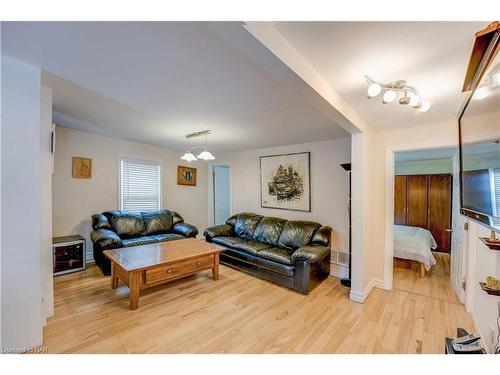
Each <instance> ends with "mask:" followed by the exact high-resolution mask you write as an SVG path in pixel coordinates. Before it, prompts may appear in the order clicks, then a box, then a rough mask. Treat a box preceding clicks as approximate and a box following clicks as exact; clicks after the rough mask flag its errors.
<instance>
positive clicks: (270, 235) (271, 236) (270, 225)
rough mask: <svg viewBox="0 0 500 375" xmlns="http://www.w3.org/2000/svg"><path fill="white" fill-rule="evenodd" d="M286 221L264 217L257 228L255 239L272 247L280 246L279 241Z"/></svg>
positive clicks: (254, 234)
mask: <svg viewBox="0 0 500 375" xmlns="http://www.w3.org/2000/svg"><path fill="white" fill-rule="evenodd" d="M285 223H286V220H285V219H280V218H279V217H264V218H262V220H261V221H260V222H259V224H258V225H257V228H255V231H254V233H253V239H254V240H255V241H259V242H265V243H268V244H271V245H275V246H277V245H278V239H279V236H280V233H281V230H282V229H283V226H284V225H285Z"/></svg>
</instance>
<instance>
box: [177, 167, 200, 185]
mask: <svg viewBox="0 0 500 375" xmlns="http://www.w3.org/2000/svg"><path fill="white" fill-rule="evenodd" d="M177 185H187V186H196V168H190V167H183V166H180V165H178V166H177Z"/></svg>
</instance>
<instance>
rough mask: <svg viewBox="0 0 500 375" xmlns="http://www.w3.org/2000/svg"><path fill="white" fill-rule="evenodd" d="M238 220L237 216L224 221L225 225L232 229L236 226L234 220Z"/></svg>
mask: <svg viewBox="0 0 500 375" xmlns="http://www.w3.org/2000/svg"><path fill="white" fill-rule="evenodd" d="M237 218H238V214H236V215H233V216H231V217H230V218H229V219H227V220H226V224H227V225H231V226H232V227H233V228H234V226H235V225H236V219H237Z"/></svg>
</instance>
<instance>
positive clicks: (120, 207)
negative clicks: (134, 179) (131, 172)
mask: <svg viewBox="0 0 500 375" xmlns="http://www.w3.org/2000/svg"><path fill="white" fill-rule="evenodd" d="M124 159H129V160H135V161H137V162H146V163H153V164H158V167H159V173H158V181H159V184H158V209H159V210H161V208H162V204H163V162H162V160H161V159H156V158H150V157H143V156H134V155H128V154H120V155H118V161H117V164H118V170H117V171H118V173H117V180H118V210H120V211H124V210H123V196H122V192H123V189H122V174H123V170H122V161H123V160H124ZM131 212H132V211H131Z"/></svg>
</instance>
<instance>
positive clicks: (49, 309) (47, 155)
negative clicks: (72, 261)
mask: <svg viewBox="0 0 500 375" xmlns="http://www.w3.org/2000/svg"><path fill="white" fill-rule="evenodd" d="M51 132H52V90H50V89H49V88H47V87H42V92H41V108H40V267H41V278H42V304H43V314H44V315H43V317H44V323H45V322H46V319H47V318H48V317H50V316H52V315H54V277H53V276H52V153H51Z"/></svg>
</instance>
